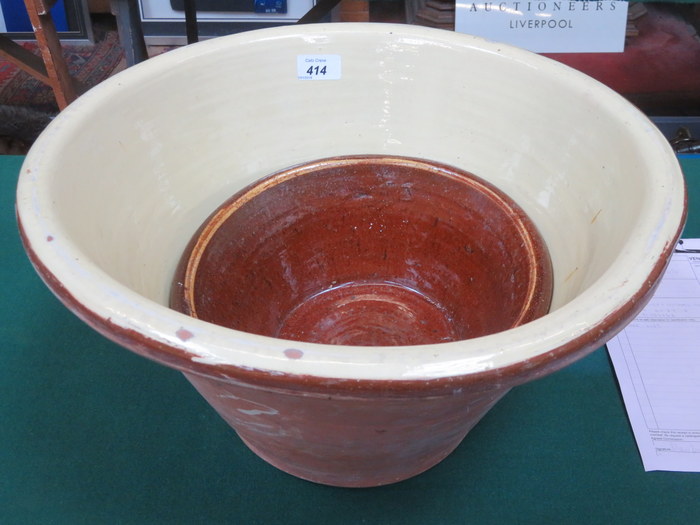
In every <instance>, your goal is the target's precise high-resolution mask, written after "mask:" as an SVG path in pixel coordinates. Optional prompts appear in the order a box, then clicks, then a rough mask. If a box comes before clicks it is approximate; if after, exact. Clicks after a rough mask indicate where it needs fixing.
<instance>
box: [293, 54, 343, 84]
mask: <svg viewBox="0 0 700 525" xmlns="http://www.w3.org/2000/svg"><path fill="white" fill-rule="evenodd" d="M340 76H341V68H340V55H297V78H298V79H299V80H339V79H340Z"/></svg>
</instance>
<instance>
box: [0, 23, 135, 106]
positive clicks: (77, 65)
mask: <svg viewBox="0 0 700 525" xmlns="http://www.w3.org/2000/svg"><path fill="white" fill-rule="evenodd" d="M23 45H24V47H26V48H27V49H29V50H31V51H32V52H34V53H35V54H39V50H38V48H37V45H36V43H34V42H27V43H24V44H23ZM62 47H63V55H64V56H65V58H66V62H67V63H68V70H69V71H70V73H71V75H72V76H73V78H76V79H77V80H79V81H80V82H81V83H82V84H83V85H84V86H86V87H88V88H90V87H93V86H95V85H97V84H98V83H100V82H102V81H103V80H105V79H106V78H108V77H109V76H111V75H113V74H114V73H116V72H118V71H120V70H122V69H124V68H125V67H126V62H125V60H124V52H123V51H122V48H121V46H120V45H119V36H118V35H117V32H116V31H108V32H106V33H104V34H103V35H100V38H99V40H98V41H97V43H96V44H80V45H78V44H70V43H63V46H62ZM2 104H6V105H11V106H24V107H29V108H32V109H35V110H38V111H43V112H49V113H56V112H57V111H58V107H57V105H56V100H55V99H54V96H53V91H52V90H51V88H50V87H48V86H47V85H46V84H44V83H42V82H40V81H39V80H37V79H35V78H34V77H32V76H31V75H29V74H28V73H25V72H24V71H22V70H20V69H19V68H18V67H17V66H15V65H14V64H12V63H10V62H4V61H2V60H1V59H0V105H2Z"/></svg>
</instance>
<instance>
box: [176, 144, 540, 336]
mask: <svg viewBox="0 0 700 525" xmlns="http://www.w3.org/2000/svg"><path fill="white" fill-rule="evenodd" d="M551 294H552V268H551V262H550V260H549V254H548V251H547V248H546V245H545V243H544V241H543V240H542V238H541V237H540V235H539V233H538V231H537V229H536V228H535V226H534V225H533V224H532V222H531V221H530V220H529V219H528V217H527V216H526V215H525V213H524V212H523V211H522V209H520V207H519V206H517V205H516V204H515V203H514V202H513V201H512V200H511V199H510V198H509V197H507V196H506V195H505V194H503V193H502V192H500V191H499V190H497V189H496V188H494V187H493V186H492V185H490V184H488V183H486V182H485V181H483V180H481V179H479V178H477V177H475V176H474V175H471V174H469V173H466V172H464V171H461V170H457V169H455V168H452V167H448V166H444V165H441V164H437V163H434V162H428V161H423V160H419V159H412V158H404V157H390V156H350V157H336V158H331V159H323V160H319V161H314V162H310V163H307V164H304V165H301V166H296V167H293V168H290V169H287V170H284V171H282V172H279V173H276V174H274V175H272V176H270V177H267V178H265V179H263V180H261V181H259V182H257V183H255V184H253V185H251V186H249V187H247V188H245V189H244V190H242V191H240V192H239V193H237V194H236V195H234V196H233V197H232V198H231V199H229V200H228V201H227V202H225V203H224V204H223V205H222V206H221V207H220V208H219V209H218V210H216V211H215V212H214V213H213V214H212V215H211V216H210V217H209V218H208V219H207V221H206V222H205V223H204V224H203V225H202V227H201V228H200V229H199V230H198V232H197V233H196V234H195V235H194V237H193V238H192V240H191V241H190V244H189V245H188V247H187V249H186V250H185V253H184V254H183V257H182V260H181V261H180V264H179V267H178V270H177V273H176V275H175V279H174V282H173V287H172V294H171V306H172V307H173V308H174V309H176V310H179V311H181V312H184V313H187V314H189V315H192V316H193V317H197V318H199V319H203V320H206V321H209V322H212V323H215V324H218V325H222V326H226V327H229V328H234V329H236V330H241V331H244V332H250V333H254V334H261V335H267V336H272V337H277V338H283V339H292V340H297V341H308V342H316V343H326V344H344V345H359V346H368V345H374V346H394V345H420V344H430V343H439V342H446V341H456V340H462V339H468V338H472V337H478V336H483V335H487V334H491V333H496V332H499V331H502V330H507V329H509V328H512V327H515V326H518V325H520V324H523V323H526V322H528V321H531V320H533V319H535V318H537V317H540V316H542V315H544V314H545V313H546V312H547V311H548V309H549V304H550V300H551Z"/></svg>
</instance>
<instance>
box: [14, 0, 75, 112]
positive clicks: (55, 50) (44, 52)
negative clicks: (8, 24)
mask: <svg viewBox="0 0 700 525" xmlns="http://www.w3.org/2000/svg"><path fill="white" fill-rule="evenodd" d="M24 3H25V5H26V7H27V13H28V14H29V20H30V22H31V23H32V27H33V28H34V36H35V38H36V41H37V44H38V45H39V50H40V51H41V56H42V58H43V61H44V64H45V66H46V77H47V78H46V79H43V80H44V81H45V82H46V83H47V84H48V85H49V86H51V89H53V92H54V95H55V97H56V102H57V103H58V107H59V109H64V108H65V107H66V106H67V105H68V104H70V103H71V102H73V101H74V100H75V99H76V98H77V96H78V94H77V90H76V87H75V84H74V82H73V79H72V78H71V76H70V74H69V72H68V65H67V64H66V61H65V58H64V57H63V51H62V49H61V42H60V40H59V38H58V34H57V33H56V26H55V25H54V23H53V18H51V12H50V6H49V5H47V4H46V3H44V2H43V1H42V0H24Z"/></svg>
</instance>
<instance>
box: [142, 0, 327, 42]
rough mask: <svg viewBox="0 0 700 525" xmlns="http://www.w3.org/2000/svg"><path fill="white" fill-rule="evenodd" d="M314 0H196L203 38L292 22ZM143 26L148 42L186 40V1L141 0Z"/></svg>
mask: <svg viewBox="0 0 700 525" xmlns="http://www.w3.org/2000/svg"><path fill="white" fill-rule="evenodd" d="M314 5H315V1H314V0H197V26H198V28H199V36H200V37H201V38H209V37H215V36H221V35H226V34H230V33H236V32H239V31H248V30H251V29H261V28H264V27H272V26H277V25H283V24H293V23H295V22H297V21H298V20H299V19H300V18H301V17H303V16H304V15H305V14H306V13H307V12H308V11H309V10H310V9H311V8H312V7H313V6H314ZM139 9H140V11H141V26H142V27H143V32H144V35H145V37H146V41H147V42H148V43H149V44H156V45H161V44H162V45H178V44H184V43H185V6H184V0H139Z"/></svg>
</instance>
